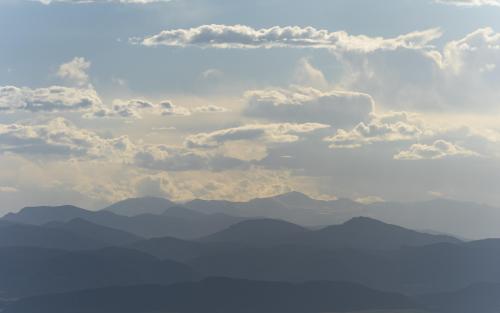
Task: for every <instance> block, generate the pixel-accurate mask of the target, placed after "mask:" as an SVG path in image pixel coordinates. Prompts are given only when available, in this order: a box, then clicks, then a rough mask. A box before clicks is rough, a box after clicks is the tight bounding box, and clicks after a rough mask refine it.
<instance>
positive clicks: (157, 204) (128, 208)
mask: <svg viewBox="0 0 500 313" xmlns="http://www.w3.org/2000/svg"><path fill="white" fill-rule="evenodd" d="M175 205H176V204H175V203H174V202H172V201H170V200H168V199H165V198H159V197H141V198H129V199H125V200H122V201H119V202H116V203H114V204H112V205H110V206H108V207H107V208H104V209H103V210H104V211H109V212H113V213H116V214H120V215H125V216H135V215H140V214H144V213H150V214H163V212H165V211H166V210H167V209H168V208H170V207H172V206H175Z"/></svg>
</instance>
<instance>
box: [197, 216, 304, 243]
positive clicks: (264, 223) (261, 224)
mask: <svg viewBox="0 0 500 313" xmlns="http://www.w3.org/2000/svg"><path fill="white" fill-rule="evenodd" d="M306 231H308V230H307V229H306V228H304V227H302V226H299V225H296V224H293V223H289V222H286V221H282V220H276V219H251V220H246V221H243V222H240V223H237V224H235V225H232V226H230V227H229V228H227V229H225V230H222V231H220V232H218V233H215V234H213V235H210V236H208V237H206V238H205V240H207V241H220V242H233V241H234V242H245V243H259V244H260V243H269V242H272V241H275V240H276V239H282V238H284V237H288V236H291V235H295V234H298V233H302V232H306Z"/></svg>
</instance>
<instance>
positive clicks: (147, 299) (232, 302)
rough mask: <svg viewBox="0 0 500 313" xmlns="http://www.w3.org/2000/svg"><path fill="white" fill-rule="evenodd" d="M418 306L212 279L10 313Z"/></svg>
mask: <svg viewBox="0 0 500 313" xmlns="http://www.w3.org/2000/svg"><path fill="white" fill-rule="evenodd" d="M414 307H415V304H414V302H413V301H412V300H411V299H409V298H407V297H405V296H403V295H400V294H394V293H384V292H380V291H376V290H372V289H369V288H366V287H363V286H361V285H357V284H352V283H342V282H307V283H301V284H290V283H281V282H258V281H247V280H234V279H227V278H211V279H206V280H203V281H201V282H198V283H179V284H174V285H171V286H155V285H147V286H131V287H118V288H117V287H115V288H105V289H97V290H87V291H79V292H74V293H66V294H56V295H46V296H40V297H34V298H27V299H22V300H19V301H17V302H15V303H13V304H11V305H9V306H8V307H7V309H6V311H5V313H47V312H64V313H82V312H85V313H144V312H179V313H199V312H218V313H321V312H334V311H335V312H341V311H342V312H345V311H355V310H356V311H359V310H366V309H408V308H414Z"/></svg>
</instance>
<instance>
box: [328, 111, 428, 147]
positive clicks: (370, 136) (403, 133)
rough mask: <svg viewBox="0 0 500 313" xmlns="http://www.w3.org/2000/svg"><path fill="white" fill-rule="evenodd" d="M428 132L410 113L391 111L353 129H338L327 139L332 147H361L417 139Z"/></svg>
mask: <svg viewBox="0 0 500 313" xmlns="http://www.w3.org/2000/svg"><path fill="white" fill-rule="evenodd" d="M426 132H427V133H429V131H428V130H425V128H424V127H423V125H421V124H420V123H419V122H418V121H417V120H414V119H412V117H411V116H410V114H408V113H406V112H391V113H388V114H385V115H381V116H377V117H375V118H373V119H372V120H371V121H370V122H369V123H364V122H361V123H359V124H358V125H357V126H355V127H354V128H353V129H351V130H345V129H338V130H337V131H336V133H335V134H334V135H333V136H329V137H326V138H325V141H327V142H329V143H330V148H359V147H361V146H363V145H367V144H372V143H374V142H387V141H405V140H415V139H418V138H419V137H420V136H422V135H424V134H425V133H426Z"/></svg>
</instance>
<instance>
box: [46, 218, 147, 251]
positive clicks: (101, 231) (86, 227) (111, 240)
mask: <svg viewBox="0 0 500 313" xmlns="http://www.w3.org/2000/svg"><path fill="white" fill-rule="evenodd" d="M44 226H45V227H48V228H53V229H63V230H66V231H68V232H71V233H74V234H77V235H80V236H82V237H86V238H90V239H93V240H95V241H97V242H101V243H103V244H105V245H110V246H120V245H125V244H130V243H132V242H136V241H139V240H142V239H143V238H142V237H139V236H137V235H134V234H131V233H128V232H125V231H122V230H119V229H114V228H110V227H106V226H102V225H98V224H94V223H91V222H89V221H87V220H85V219H83V218H75V219H73V220H70V221H68V222H50V223H47V224H45V225H44Z"/></svg>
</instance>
